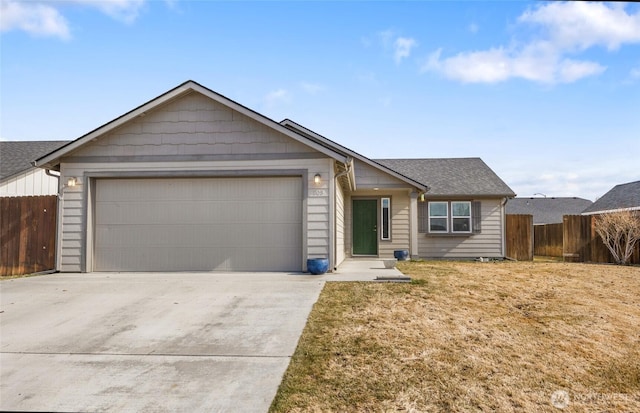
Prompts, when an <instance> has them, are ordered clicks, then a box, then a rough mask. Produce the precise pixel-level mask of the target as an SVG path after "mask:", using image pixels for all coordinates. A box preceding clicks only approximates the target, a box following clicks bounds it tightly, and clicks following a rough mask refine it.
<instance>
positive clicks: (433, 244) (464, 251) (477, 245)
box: [418, 199, 504, 258]
mask: <svg viewBox="0 0 640 413" xmlns="http://www.w3.org/2000/svg"><path fill="white" fill-rule="evenodd" d="M476 201H481V207H480V211H481V214H482V222H481V228H482V232H481V233H479V234H473V235H468V236H437V235H429V234H418V252H419V255H420V257H421V258H476V257H492V258H499V257H504V253H503V251H502V233H503V230H504V229H503V228H502V222H503V221H502V200H501V199H482V200H479V199H478V200H476Z"/></svg>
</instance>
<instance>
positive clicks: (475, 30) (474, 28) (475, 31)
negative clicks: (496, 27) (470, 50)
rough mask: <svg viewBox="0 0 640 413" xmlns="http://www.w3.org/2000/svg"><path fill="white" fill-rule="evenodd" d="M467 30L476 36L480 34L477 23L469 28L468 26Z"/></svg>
mask: <svg viewBox="0 0 640 413" xmlns="http://www.w3.org/2000/svg"><path fill="white" fill-rule="evenodd" d="M467 30H469V32H471V33H473V34H476V33H478V30H480V27H479V26H478V25H477V24H475V23H471V24H470V25H469V26H467Z"/></svg>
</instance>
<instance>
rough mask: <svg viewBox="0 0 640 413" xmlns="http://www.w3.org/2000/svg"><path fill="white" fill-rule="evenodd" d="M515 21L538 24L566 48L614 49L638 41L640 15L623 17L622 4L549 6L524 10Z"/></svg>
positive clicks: (578, 3) (639, 36)
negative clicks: (599, 46) (603, 47)
mask: <svg viewBox="0 0 640 413" xmlns="http://www.w3.org/2000/svg"><path fill="white" fill-rule="evenodd" d="M518 20H519V21H520V22H527V23H535V24H538V25H541V26H542V27H543V28H545V29H546V30H547V31H548V33H549V36H550V38H551V39H552V40H553V42H554V43H556V44H557V45H558V46H559V47H562V48H566V49H571V48H578V49H582V50H584V49H587V48H589V47H592V46H595V45H601V46H605V47H607V49H609V50H615V49H618V48H619V47H620V45H621V44H623V43H636V42H640V12H638V13H636V14H627V12H626V11H625V9H624V5H623V4H614V5H605V4H604V3H599V2H566V3H551V4H547V5H545V6H540V7H537V8H535V9H534V10H528V11H527V12H525V13H524V14H523V15H522V16H520V18H519V19H518Z"/></svg>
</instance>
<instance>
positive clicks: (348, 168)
mask: <svg viewBox="0 0 640 413" xmlns="http://www.w3.org/2000/svg"><path fill="white" fill-rule="evenodd" d="M352 164H353V158H347V160H346V162H345V163H344V167H345V170H344V171H342V172H340V173H339V174H337V175H335V176H334V177H333V179H334V185H333V187H334V197H333V198H334V199H333V216H334V217H337V214H336V202H335V191H336V189H335V188H337V186H338V185H339V182H338V179H340V178H342V177H343V176H345V175H347V174H350V173H351V165H352ZM350 186H351V185H350ZM342 208H343V209H344V193H343V194H342ZM342 212H343V214H342V215H343V220H344V210H343V211H342ZM343 224H344V221H343ZM333 233H334V234H337V233H338V220H337V219H335V218H334V220H333ZM343 236H344V235H343ZM343 241H344V240H343ZM337 257H338V243H337V240H336V239H335V237H334V242H333V258H334V262H333V270H334V271H336V270H337V269H338V266H337V264H336V262H335V261H336V259H337Z"/></svg>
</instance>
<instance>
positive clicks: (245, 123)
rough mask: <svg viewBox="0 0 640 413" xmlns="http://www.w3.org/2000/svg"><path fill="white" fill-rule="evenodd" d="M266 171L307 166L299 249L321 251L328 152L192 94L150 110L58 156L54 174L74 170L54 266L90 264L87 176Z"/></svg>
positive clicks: (324, 250) (324, 253)
mask: <svg viewBox="0 0 640 413" xmlns="http://www.w3.org/2000/svg"><path fill="white" fill-rule="evenodd" d="M270 170H274V171H282V170H296V171H306V172H307V173H306V176H305V175H304V174H302V175H303V179H304V178H306V179H307V181H306V185H305V187H306V188H307V192H306V193H303V200H301V202H303V203H304V205H305V206H306V208H304V209H303V221H304V222H305V223H306V228H303V232H304V234H303V254H306V257H308V258H316V257H328V256H329V255H330V245H329V243H330V236H329V231H330V228H329V213H330V212H329V211H330V196H329V183H328V178H329V177H330V171H332V170H333V160H332V159H330V158H328V157H326V156H325V155H323V154H320V153H318V152H316V151H314V150H313V149H312V148H309V147H307V146H306V145H303V144H302V143H300V142H296V141H294V140H293V139H291V138H289V137H287V136H285V135H282V134H280V133H278V132H277V131H275V130H273V129H271V128H268V127H266V126H264V125H262V124H260V123H258V122H256V121H254V120H252V119H250V118H248V117H247V116H245V115H243V114H240V113H239V112H236V111H233V110H231V109H229V108H228V107H226V106H224V105H221V104H219V103H217V102H215V101H212V100H210V99H208V98H206V97H205V96H202V95H200V94H198V93H192V94H189V95H187V96H184V97H181V98H179V99H177V100H175V101H172V102H169V103H167V104H165V105H163V106H161V107H159V108H157V109H155V110H153V111H150V112H149V113H147V114H146V115H145V116H143V117H138V118H137V119H135V120H133V121H131V122H129V123H127V124H125V125H123V126H121V127H120V128H117V129H115V130H113V131H111V132H110V133H108V134H106V135H104V136H102V137H100V138H98V139H97V140H96V141H95V142H92V143H91V144H89V145H85V146H84V147H81V148H79V149H78V150H77V151H75V152H73V153H72V154H70V155H69V156H66V157H65V158H63V159H62V160H61V175H62V176H63V178H62V179H65V180H66V179H67V178H68V177H77V178H78V179H79V185H77V186H75V187H65V188H64V190H63V200H62V206H61V209H62V220H61V223H60V225H61V228H60V235H59V236H60V247H59V254H60V255H59V260H58V265H59V267H60V268H59V270H60V271H65V272H76V271H91V270H92V268H91V266H90V265H89V266H88V268H83V265H84V262H85V260H84V258H83V257H86V258H87V259H88V260H90V257H87V256H86V255H85V254H92V253H93V251H92V247H91V246H87V237H85V234H86V233H87V232H89V234H91V232H92V222H91V218H90V216H91V213H92V208H91V205H90V201H91V195H90V190H91V188H90V186H89V185H88V178H89V177H91V176H96V175H97V176H105V177H106V176H109V177H120V176H123V175H124V174H126V175H127V176H135V175H136V173H139V174H140V176H153V174H161V176H162V177H168V175H170V173H172V172H175V173H176V174H182V175H183V176H184V174H185V173H187V174H189V173H191V175H192V176H198V174H199V173H202V174H207V173H208V174H210V173H215V172H216V171H217V172H219V173H222V174H225V173H229V174H233V173H234V172H236V171H237V172H239V173H242V174H247V173H249V174H250V173H251V172H252V171H255V173H256V175H265V174H266V175H269V171H270ZM316 173H320V174H321V175H322V177H323V179H322V181H321V183H320V184H315V183H314V182H313V177H314V175H315V174H316ZM147 174H151V175H147ZM274 175H275V176H277V175H278V173H277V172H276V173H274ZM95 179H99V177H97V178H95ZM63 182H64V181H63ZM256 202H259V200H256ZM87 206H89V208H88V209H86V210H85V208H86V207H87ZM305 212H306V214H305ZM87 217H89V219H87ZM90 239H91V237H90V238H89V240H90ZM87 249H89V251H87Z"/></svg>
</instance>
